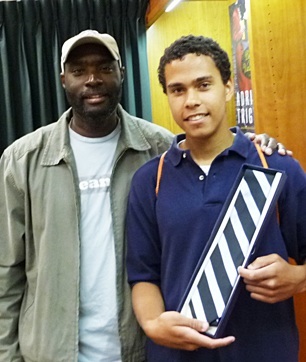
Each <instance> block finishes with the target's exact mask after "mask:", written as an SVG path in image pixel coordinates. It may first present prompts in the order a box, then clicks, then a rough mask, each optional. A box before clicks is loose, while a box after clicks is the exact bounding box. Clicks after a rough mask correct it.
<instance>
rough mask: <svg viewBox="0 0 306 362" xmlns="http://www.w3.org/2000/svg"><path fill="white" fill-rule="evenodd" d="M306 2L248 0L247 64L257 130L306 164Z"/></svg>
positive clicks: (302, 0)
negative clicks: (274, 138)
mask: <svg viewBox="0 0 306 362" xmlns="http://www.w3.org/2000/svg"><path fill="white" fill-rule="evenodd" d="M305 8H306V5H305V1H304V0H296V1H294V2H292V1H291V0H268V1H267V0H256V2H255V1H251V23H252V31H251V39H252V40H251V42H252V44H251V66H252V82H253V89H254V113H255V127H256V131H257V132H263V131H265V132H267V133H269V134H271V135H273V136H275V137H277V138H278V139H279V140H280V141H281V142H282V143H284V144H285V145H286V146H287V148H289V149H291V150H293V151H294V156H295V157H296V158H297V159H298V160H299V161H300V162H301V164H302V166H303V167H304V168H305V169H306V152H305V149H304V138H305V136H304V132H305V130H306V108H305V107H304V104H305V102H306V97H305V94H306V82H305V80H306V62H305V57H306V47H305V37H306V26H305V23H306V11H305Z"/></svg>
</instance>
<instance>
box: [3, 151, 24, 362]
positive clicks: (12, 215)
mask: <svg viewBox="0 0 306 362" xmlns="http://www.w3.org/2000/svg"><path fill="white" fill-rule="evenodd" d="M10 159H11V157H6V156H5V155H4V154H3V156H2V158H1V160H0V190H1V191H0V230H1V231H0V362H11V361H14V362H22V361H23V358H22V357H21V355H20V351H19V342H18V320H19V313H20V307H21V302H22V297H23V294H24V290H25V279H26V278H25V263H24V260H25V258H24V237H25V220H24V201H23V200H24V196H23V193H22V192H21V191H20V190H18V189H17V187H16V184H15V182H14V176H13V174H12V172H11V171H10Z"/></svg>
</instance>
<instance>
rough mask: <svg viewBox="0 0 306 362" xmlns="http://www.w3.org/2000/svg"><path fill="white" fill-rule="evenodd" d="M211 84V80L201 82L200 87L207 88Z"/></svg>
mask: <svg viewBox="0 0 306 362" xmlns="http://www.w3.org/2000/svg"><path fill="white" fill-rule="evenodd" d="M210 85H211V84H210V83H209V82H202V83H200V84H199V88H200V89H201V90H207V89H208V88H209V87H210Z"/></svg>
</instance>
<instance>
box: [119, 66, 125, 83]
mask: <svg viewBox="0 0 306 362" xmlns="http://www.w3.org/2000/svg"><path fill="white" fill-rule="evenodd" d="M120 74H121V83H123V81H124V74H125V67H121V68H120Z"/></svg>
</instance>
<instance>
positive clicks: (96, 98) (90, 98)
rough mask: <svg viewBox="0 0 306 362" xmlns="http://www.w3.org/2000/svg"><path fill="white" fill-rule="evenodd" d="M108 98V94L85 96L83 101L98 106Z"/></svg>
mask: <svg viewBox="0 0 306 362" xmlns="http://www.w3.org/2000/svg"><path fill="white" fill-rule="evenodd" d="M106 98H107V95H106V94H101V93H94V94H84V95H83V99H84V100H85V101H87V103H90V104H97V103H101V102H103V101H104V100H105V99H106Z"/></svg>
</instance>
